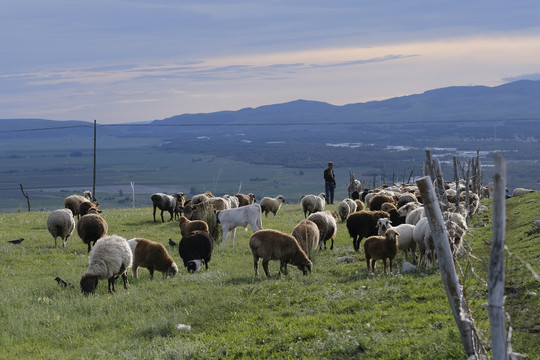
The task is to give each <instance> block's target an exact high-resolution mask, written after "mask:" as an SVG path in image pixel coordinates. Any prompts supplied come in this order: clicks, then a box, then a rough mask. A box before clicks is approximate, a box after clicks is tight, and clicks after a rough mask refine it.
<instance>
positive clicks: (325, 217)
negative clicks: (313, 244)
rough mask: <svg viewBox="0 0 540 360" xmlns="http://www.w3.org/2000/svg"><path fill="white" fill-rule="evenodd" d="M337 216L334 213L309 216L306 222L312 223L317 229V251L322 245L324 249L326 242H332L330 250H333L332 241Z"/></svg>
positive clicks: (335, 229) (319, 213)
mask: <svg viewBox="0 0 540 360" xmlns="http://www.w3.org/2000/svg"><path fill="white" fill-rule="evenodd" d="M337 217H338V215H337V213H336V212H335V211H319V212H316V213H313V214H311V215H309V217H308V218H307V219H308V220H311V221H313V222H314V223H315V224H316V225H317V227H318V228H319V249H320V248H321V247H322V245H323V244H324V248H325V249H326V241H327V240H332V244H331V245H330V250H333V249H334V239H335V238H336V233H337V223H336V219H337Z"/></svg>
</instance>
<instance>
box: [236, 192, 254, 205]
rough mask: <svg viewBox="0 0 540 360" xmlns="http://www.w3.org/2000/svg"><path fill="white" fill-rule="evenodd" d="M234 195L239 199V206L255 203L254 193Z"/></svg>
mask: <svg viewBox="0 0 540 360" xmlns="http://www.w3.org/2000/svg"><path fill="white" fill-rule="evenodd" d="M234 196H235V197H236V198H237V199H238V207H240V206H246V205H251V204H254V203H255V195H253V193H249V194H247V195H246V194H242V193H238V194H236V195H234Z"/></svg>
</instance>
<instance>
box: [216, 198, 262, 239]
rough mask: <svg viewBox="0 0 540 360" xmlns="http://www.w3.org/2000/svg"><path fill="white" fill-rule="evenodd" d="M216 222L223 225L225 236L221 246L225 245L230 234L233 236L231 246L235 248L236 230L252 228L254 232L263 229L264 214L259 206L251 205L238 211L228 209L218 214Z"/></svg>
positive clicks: (237, 209)
mask: <svg viewBox="0 0 540 360" xmlns="http://www.w3.org/2000/svg"><path fill="white" fill-rule="evenodd" d="M216 222H217V223H221V228H222V230H223V235H222V238H221V245H225V242H226V241H227V236H228V235H229V232H230V234H231V245H233V246H234V237H235V236H236V228H237V227H238V226H243V227H244V228H245V227H247V226H248V224H249V226H251V230H253V232H255V231H257V230H261V229H262V212H261V206H260V205H259V204H250V205H245V206H241V207H239V208H236V209H226V210H221V211H218V212H216Z"/></svg>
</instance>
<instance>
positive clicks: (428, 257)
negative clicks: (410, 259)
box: [413, 217, 435, 269]
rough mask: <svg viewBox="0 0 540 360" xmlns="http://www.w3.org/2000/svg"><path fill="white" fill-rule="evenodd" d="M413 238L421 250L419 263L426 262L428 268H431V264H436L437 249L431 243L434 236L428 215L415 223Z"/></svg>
mask: <svg viewBox="0 0 540 360" xmlns="http://www.w3.org/2000/svg"><path fill="white" fill-rule="evenodd" d="M413 238H414V241H415V242H416V245H417V247H418V251H419V257H418V265H421V264H423V263H424V262H425V266H426V268H428V269H429V267H430V264H433V265H434V264H435V251H434V249H433V250H432V249H431V247H430V244H433V237H432V235H431V229H430V227H429V222H428V219H427V218H426V217H423V218H422V219H420V220H419V221H418V223H417V224H416V225H415V227H414V230H413ZM426 244H427V245H426Z"/></svg>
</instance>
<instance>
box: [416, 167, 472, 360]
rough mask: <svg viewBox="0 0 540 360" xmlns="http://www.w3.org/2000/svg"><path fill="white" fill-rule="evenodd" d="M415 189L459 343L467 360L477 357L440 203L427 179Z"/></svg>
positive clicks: (470, 319)
mask: <svg viewBox="0 0 540 360" xmlns="http://www.w3.org/2000/svg"><path fill="white" fill-rule="evenodd" d="M416 183H417V184H418V188H419V190H420V193H421V195H422V199H423V203H424V207H425V209H426V217H427V218H428V222H429V227H430V229H431V233H432V236H433V243H434V245H435V250H436V253H437V258H438V261H439V269H440V271H441V277H442V280H443V283H444V287H445V289H446V295H447V297H448V301H449V303H450V308H451V309H452V313H453V315H454V320H455V321H456V324H457V326H458V329H459V332H460V334H461V341H462V342H463V347H464V349H465V352H466V353H467V357H470V356H473V355H475V356H476V357H477V358H478V355H479V353H480V350H481V345H480V340H479V339H478V336H477V335H476V333H475V332H474V331H473V327H474V325H473V320H472V316H471V314H470V311H469V307H468V305H467V302H466V301H465V298H464V297H463V293H462V291H461V285H460V284H459V280H458V276H457V273H456V268H455V266H454V259H453V256H452V251H451V249H450V243H449V241H448V236H447V233H446V227H445V225H444V221H443V217H442V213H441V209H440V207H439V202H438V200H437V197H436V195H435V191H434V189H433V185H432V183H431V179H430V177H427V176H426V177H423V178H421V179H419V180H418V181H417V182H416Z"/></svg>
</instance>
